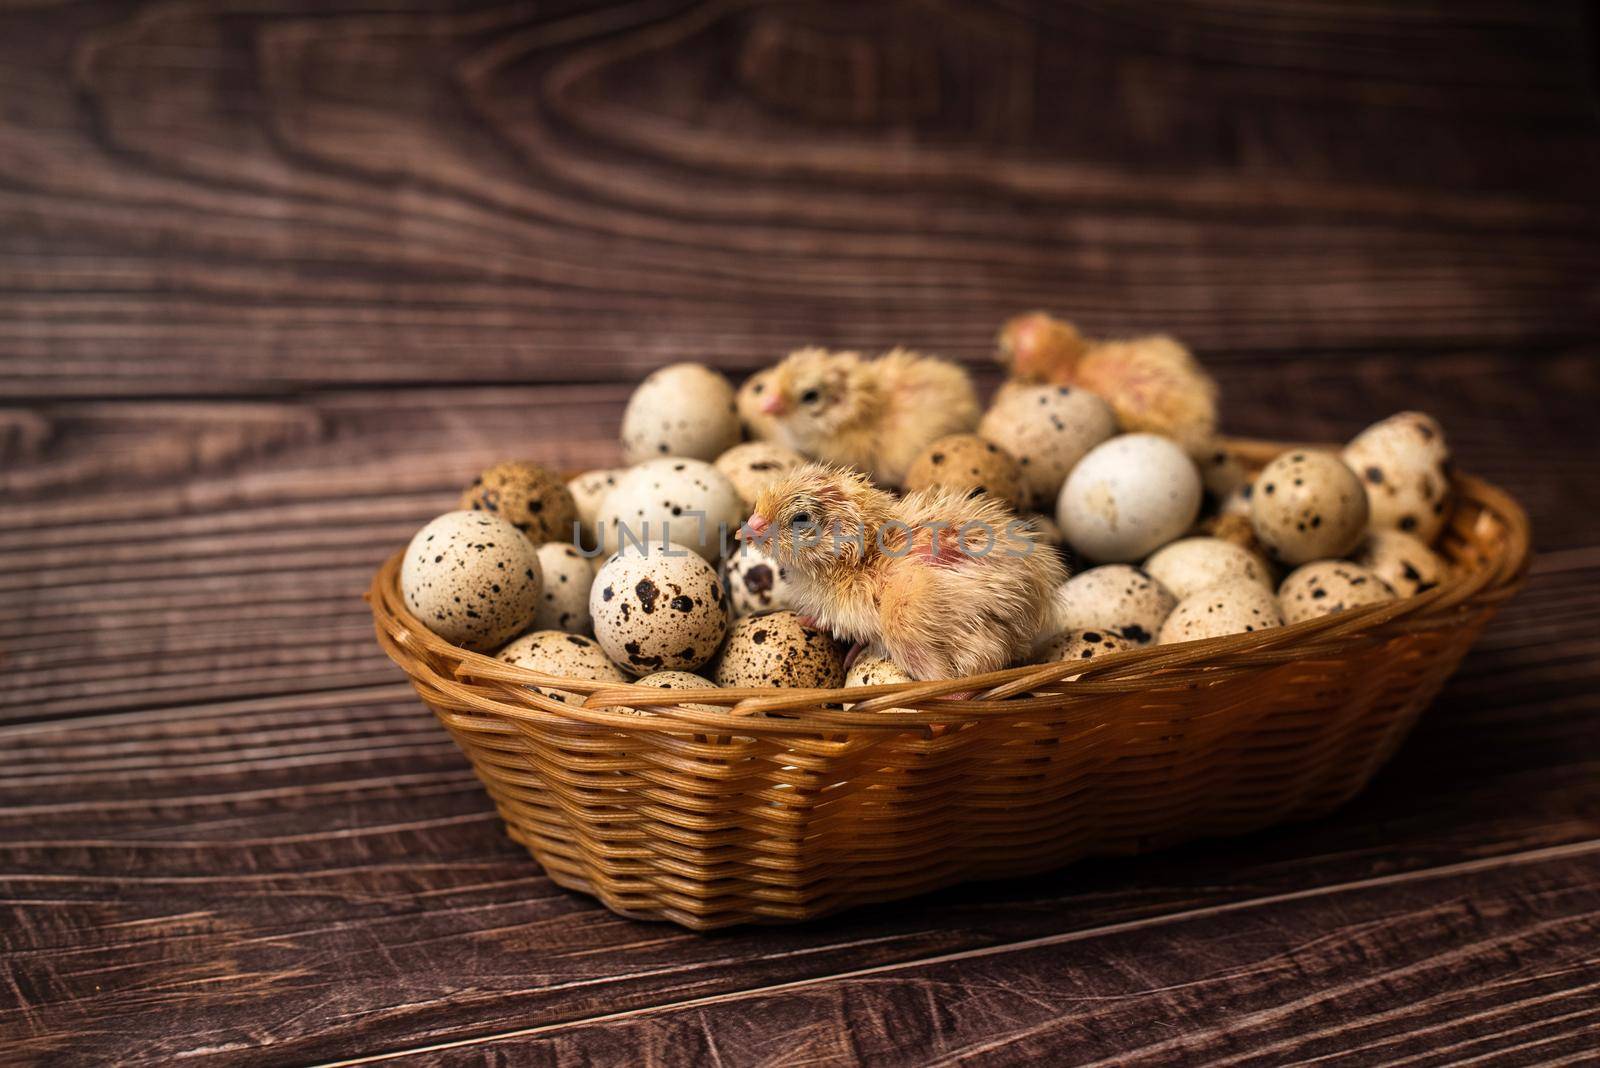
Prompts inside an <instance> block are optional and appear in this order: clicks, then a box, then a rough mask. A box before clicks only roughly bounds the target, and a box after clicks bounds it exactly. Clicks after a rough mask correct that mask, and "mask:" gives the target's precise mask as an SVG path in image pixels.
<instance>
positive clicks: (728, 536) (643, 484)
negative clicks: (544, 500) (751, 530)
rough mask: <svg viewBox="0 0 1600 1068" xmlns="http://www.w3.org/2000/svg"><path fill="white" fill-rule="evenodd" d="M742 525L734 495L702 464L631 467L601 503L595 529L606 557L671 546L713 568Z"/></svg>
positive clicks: (680, 462)
mask: <svg viewBox="0 0 1600 1068" xmlns="http://www.w3.org/2000/svg"><path fill="white" fill-rule="evenodd" d="M743 520H744V505H743V503H741V502H740V500H739V491H738V490H736V489H734V488H733V483H732V482H729V481H728V477H727V476H726V475H724V474H723V473H722V472H721V471H718V470H717V469H716V468H715V467H712V466H711V465H710V464H708V463H706V462H704V461H703V460H687V459H668V460H650V461H648V462H646V463H642V464H639V465H637V466H635V467H631V468H629V469H628V470H627V472H626V473H624V474H623V476H622V477H621V478H619V479H618V480H617V484H616V486H615V487H614V488H613V489H612V490H611V492H610V493H607V494H606V497H605V500H604V501H603V502H601V505H600V513H599V516H598V517H597V519H596V526H597V527H598V528H599V530H600V531H601V533H602V535H603V538H604V548H605V549H606V551H607V552H616V551H617V550H618V549H624V548H628V547H629V546H631V545H634V544H636V543H637V544H646V545H651V546H657V547H659V546H660V545H661V543H662V542H663V541H672V542H676V543H677V544H679V545H686V546H688V547H689V548H691V549H693V550H694V551H695V552H696V553H698V554H699V555H700V556H701V557H703V558H704V559H706V560H709V561H712V562H715V561H717V560H719V559H721V557H722V553H723V550H724V548H725V547H726V546H728V545H731V544H732V543H733V535H734V533H735V532H736V531H737V530H738V529H739V524H740V522H742V521H743Z"/></svg>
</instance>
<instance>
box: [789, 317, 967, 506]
mask: <svg viewBox="0 0 1600 1068" xmlns="http://www.w3.org/2000/svg"><path fill="white" fill-rule="evenodd" d="M765 395H766V400H765V401H764V402H763V403H762V404H761V406H760V414H761V415H763V416H765V417H766V418H768V419H769V420H771V423H770V424H769V425H771V426H772V427H773V428H774V429H775V431H776V436H777V438H778V440H780V441H782V442H784V443H785V444H787V445H789V446H790V447H791V448H794V449H797V450H799V451H800V452H803V453H805V454H806V455H808V456H811V457H814V458H815V459H818V460H825V461H828V462H830V463H836V464H843V465H844V466H846V467H852V468H855V469H856V470H859V471H865V472H867V473H868V474H870V475H871V476H872V477H873V479H875V480H876V481H878V482H881V483H884V484H886V485H891V486H898V485H900V484H901V483H902V482H903V481H904V479H905V476H906V471H907V469H908V468H910V466H911V462H912V461H913V460H915V459H916V457H917V454H918V453H919V452H921V451H922V449H923V446H925V445H927V444H928V443H929V442H931V441H934V440H936V439H938V438H942V437H944V436H945V435H946V434H956V433H960V432H962V431H966V430H971V429H972V428H973V427H975V426H977V424H978V396H977V393H976V392H975V391H974V390H973V388H972V380H971V379H970V378H968V377H967V373H966V371H964V370H963V369H962V368H960V367H959V366H957V365H956V364H953V363H950V362H949V361H948V360H941V359H938V358H937V357H933V356H922V355H919V354H918V353H915V352H911V351H909V350H906V349H894V350H893V351H891V352H889V353H887V354H885V355H884V356H882V357H880V358H878V359H876V360H864V359H862V358H861V357H860V356H859V355H857V354H856V353H853V352H829V351H827V350H826V349H820V348H806V349H801V350H799V351H798V352H795V353H792V354H791V355H790V356H789V357H788V358H787V359H785V360H784V361H783V362H781V363H779V364H778V365H777V366H776V367H775V368H773V375H772V379H771V381H770V382H769V383H768V384H767V389H766V391H765Z"/></svg>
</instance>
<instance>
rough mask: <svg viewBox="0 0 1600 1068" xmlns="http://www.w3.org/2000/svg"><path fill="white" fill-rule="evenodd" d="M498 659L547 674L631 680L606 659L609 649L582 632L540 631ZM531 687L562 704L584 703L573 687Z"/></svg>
mask: <svg viewBox="0 0 1600 1068" xmlns="http://www.w3.org/2000/svg"><path fill="white" fill-rule="evenodd" d="M495 659H496V660H503V661H505V662H506V663H508V664H512V665H514V666H516V667H520V668H527V669H528V670H529V671H542V672H544V673H545V674H547V675H559V676H561V677H562V678H567V679H586V680H588V681H590V682H625V681H627V676H625V675H623V674H622V672H621V671H619V670H618V669H617V665H615V664H613V663H612V662H611V661H610V660H609V659H607V658H606V654H605V651H604V650H603V649H601V648H600V646H599V644H598V643H596V642H595V640H594V639H593V638H586V637H584V636H583V635H581V634H568V633H567V632H566V631H562V630H536V631H534V632H533V633H531V634H524V635H523V636H522V637H520V638H518V639H517V640H516V641H514V642H512V643H511V644H510V645H508V646H506V647H505V648H504V649H502V650H500V652H499V653H497V654H495ZM529 689H531V690H537V691H538V692H539V693H542V694H544V695H545V696H546V697H548V698H550V699H551V700H553V701H560V702H561V703H562V704H572V705H581V704H583V702H584V700H585V696H584V695H583V694H581V693H577V692H575V691H572V690H561V689H556V688H554V687H549V686H530V687H529Z"/></svg>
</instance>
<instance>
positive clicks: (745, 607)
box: [722, 545, 789, 618]
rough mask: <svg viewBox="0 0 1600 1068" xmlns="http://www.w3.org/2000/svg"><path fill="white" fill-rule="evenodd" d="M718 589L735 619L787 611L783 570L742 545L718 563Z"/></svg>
mask: <svg viewBox="0 0 1600 1068" xmlns="http://www.w3.org/2000/svg"><path fill="white" fill-rule="evenodd" d="M722 586H723V588H724V589H726V590H727V591H728V603H729V604H730V605H732V606H733V614H734V616H735V617H736V618H739V617H743V616H753V615H755V614H756V613H758V612H773V611H776V610H777V609H780V608H788V607H789V602H788V595H789V580H788V578H787V577H785V575H784V573H783V569H782V568H780V567H779V566H778V565H777V563H776V562H775V561H774V560H772V559H770V558H769V557H766V556H763V555H762V554H761V553H758V552H756V551H755V550H753V549H750V548H748V547H746V546H743V545H741V546H740V547H739V548H738V549H735V550H733V551H732V552H730V553H729V554H728V558H727V559H726V560H724V561H723V562H722Z"/></svg>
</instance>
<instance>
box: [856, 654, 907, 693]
mask: <svg viewBox="0 0 1600 1068" xmlns="http://www.w3.org/2000/svg"><path fill="white" fill-rule="evenodd" d="M911 681H913V680H912V678H911V676H910V675H907V674H906V673H905V670H904V669H903V668H901V667H900V665H899V664H896V663H895V662H894V661H893V660H890V659H889V658H888V657H886V656H867V655H862V656H858V657H857V658H856V662H855V663H854V664H852V665H851V666H850V670H849V672H848V673H846V675H845V677H844V684H845V685H846V686H889V685H893V684H895V683H901V682H911Z"/></svg>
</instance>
